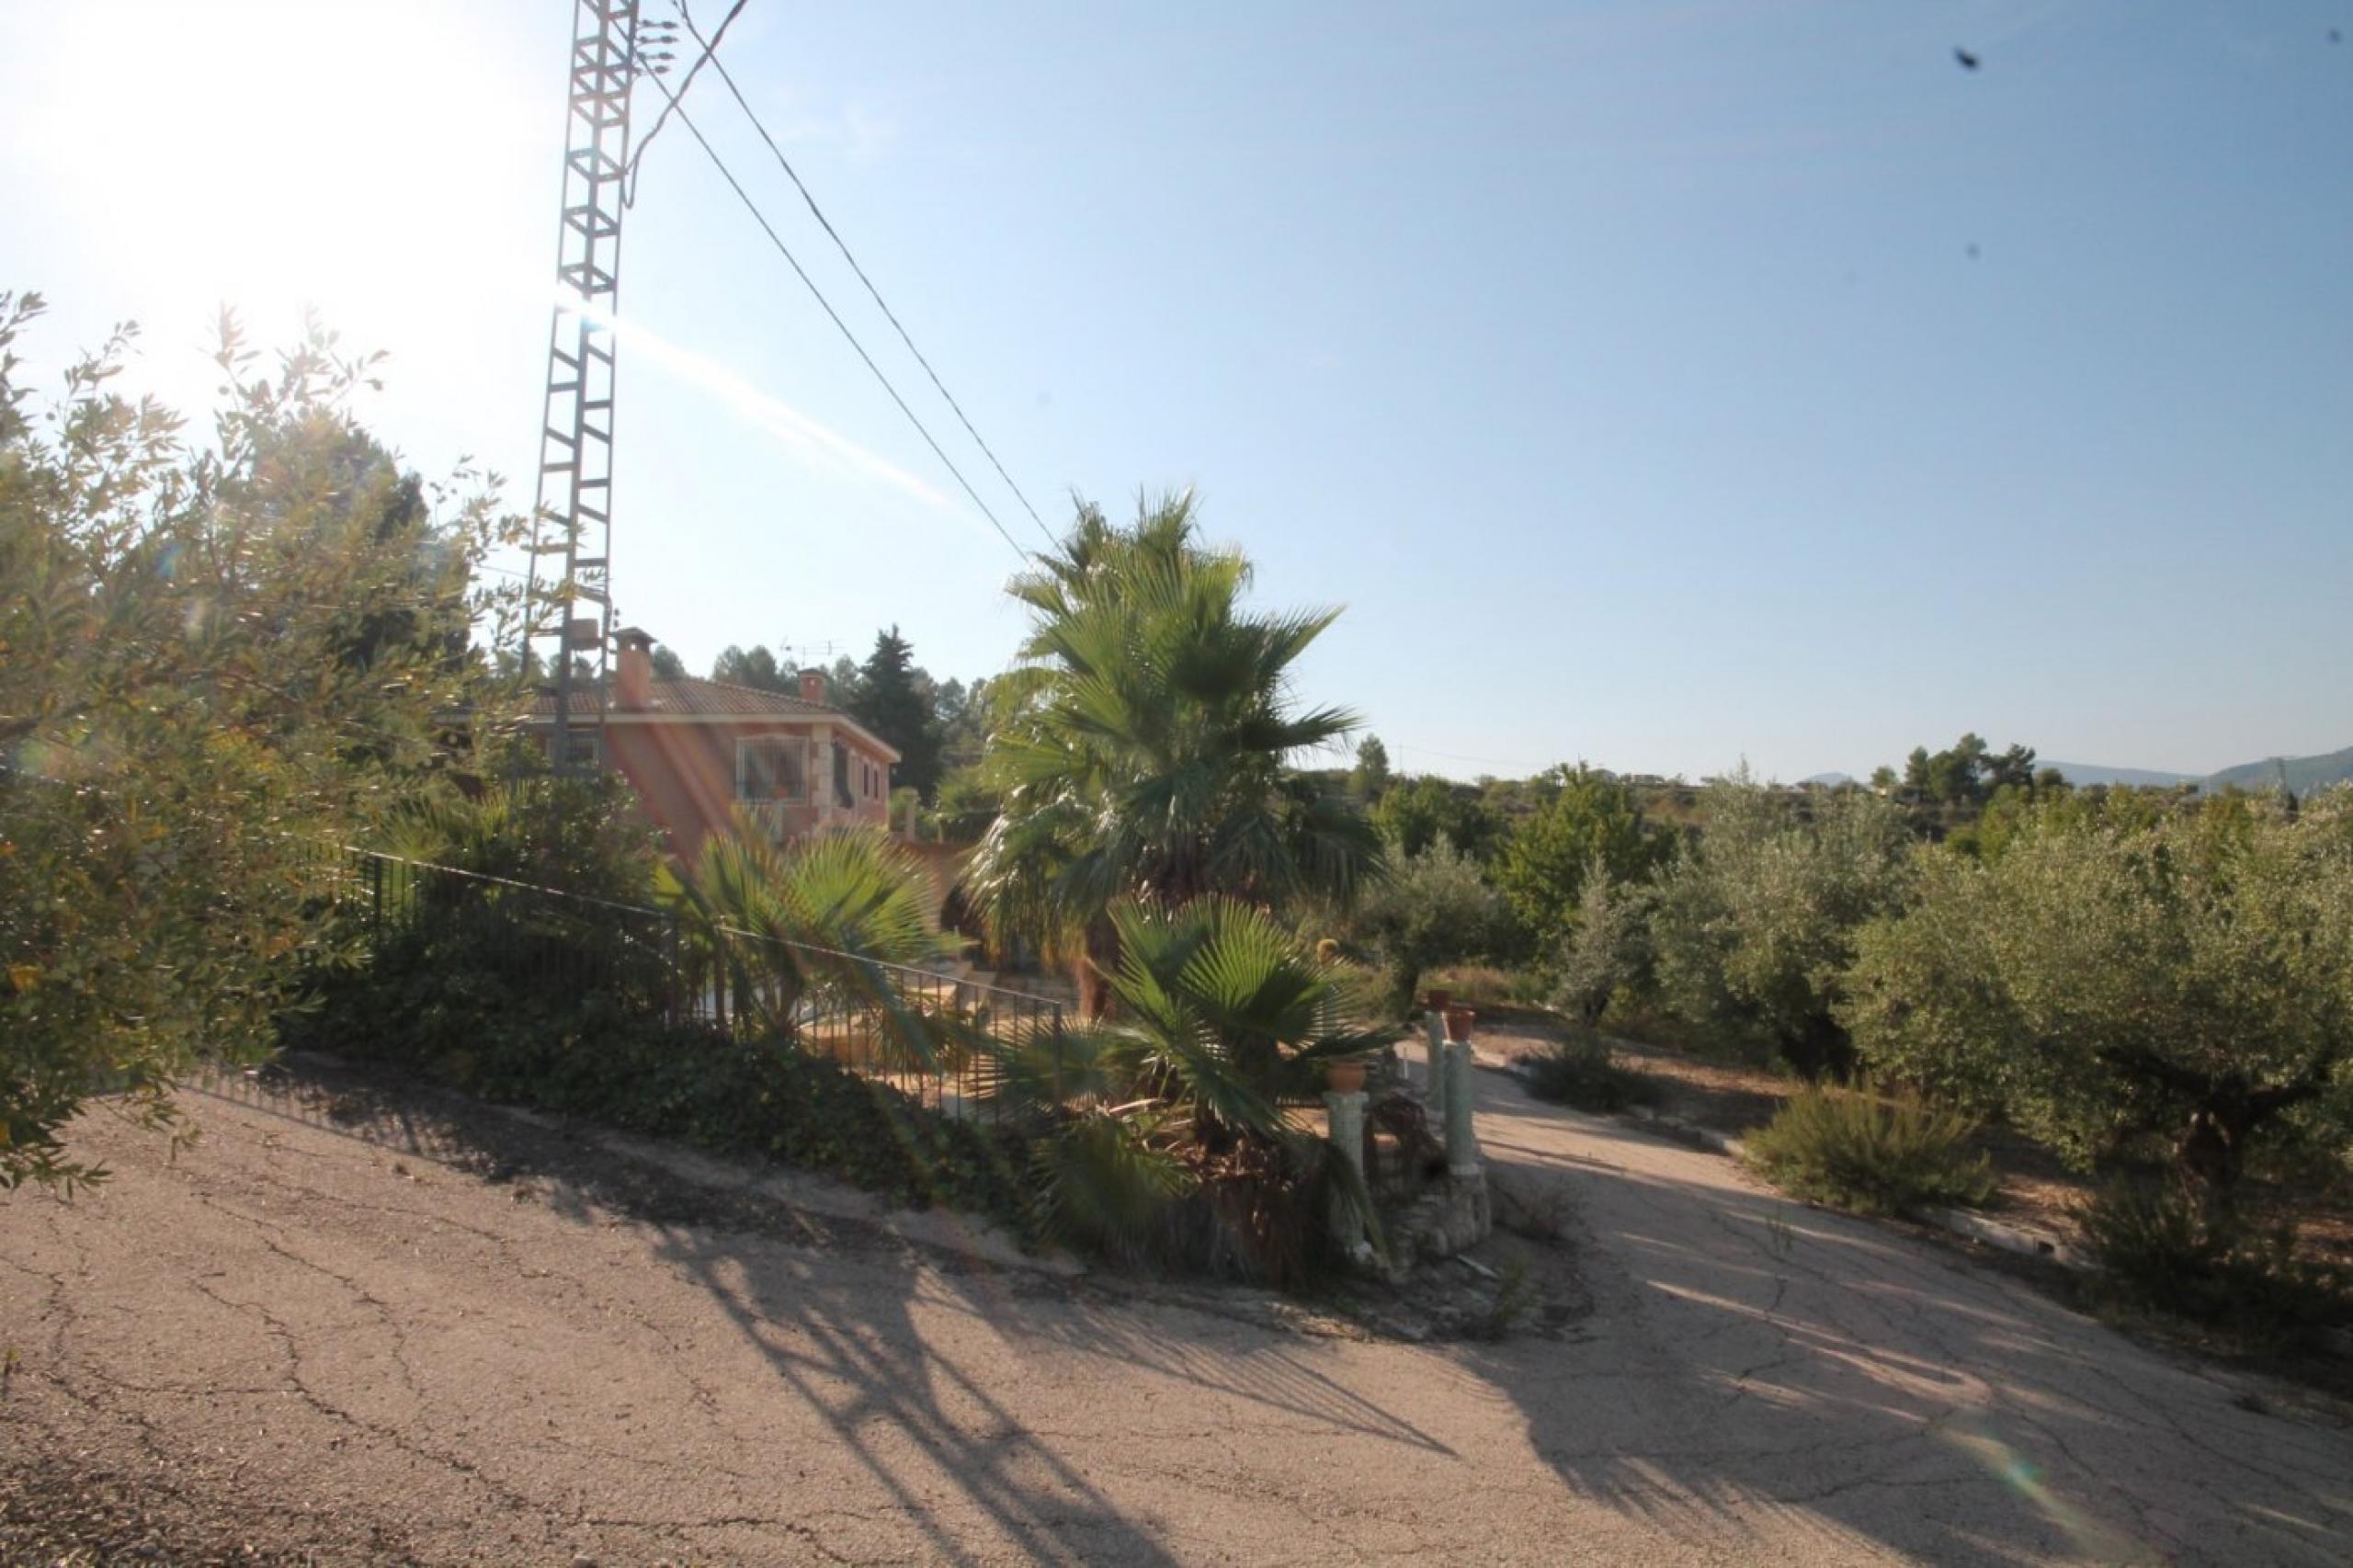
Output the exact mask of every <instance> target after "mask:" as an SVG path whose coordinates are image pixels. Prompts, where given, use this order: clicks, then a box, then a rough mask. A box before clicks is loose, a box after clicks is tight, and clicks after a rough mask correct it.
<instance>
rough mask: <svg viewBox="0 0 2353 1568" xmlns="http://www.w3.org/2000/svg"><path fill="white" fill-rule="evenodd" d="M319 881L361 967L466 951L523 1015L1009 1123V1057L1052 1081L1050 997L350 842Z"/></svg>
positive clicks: (1059, 1044)
mask: <svg viewBox="0 0 2353 1568" xmlns="http://www.w3.org/2000/svg"><path fill="white" fill-rule="evenodd" d="M315 871H316V875H315V877H314V878H313V881H312V885H311V889H310V891H311V892H312V895H313V897H316V898H319V899H321V900H323V901H324V903H326V904H327V906H328V913H330V914H331V915H332V916H333V923H334V927H335V929H337V930H339V932H340V933H341V934H342V936H343V937H345V938H346V939H347V941H348V942H349V943H351V944H352V945H353V946H355V947H356V948H357V949H358V952H359V953H360V954H362V955H364V957H365V958H366V959H367V960H369V961H371V962H377V963H384V962H398V961H412V962H433V961H436V955H445V956H451V955H456V954H458V953H460V952H462V954H463V961H464V962H465V963H466V964H468V965H469V966H470V967H476V968H482V969H485V970H488V971H494V973H496V974H497V975H498V976H499V977H500V979H501V981H502V983H504V984H505V985H506V994H507V995H508V996H510V997H511V998H512V999H514V1000H515V1001H516V1002H517V1004H518V1005H519V1003H520V1002H522V1001H524V1000H527V999H530V998H541V999H546V1000H549V1001H551V1002H558V1003H562V1004H564V1005H571V1004H575V1003H577V1002H578V1001H580V1000H581V999H584V998H589V997H595V998H598V999H600V1000H602V1001H605V1002H607V1003H608V1004H609V1005H611V1006H614V1007H616V1008H618V1009H619V1010H620V1011H623V1012H626V1013H630V1014H633V1015H636V1016H640V1017H656V1018H660V1019H662V1020H664V1021H665V1022H668V1023H671V1024H675V1025H682V1026H689V1027H698V1028H707V1029H709V1030H710V1031H712V1032H713V1033H715V1034H718V1035H722V1036H724V1037H726V1038H728V1039H732V1040H740V1041H743V1042H745V1043H746V1044H747V1045H748V1044H752V1043H756V1042H766V1041H779V1040H781V1041H785V1042H789V1043H790V1044H791V1045H793V1046H795V1047H797V1048H798V1049H800V1050H801V1051H807V1052H809V1053H810V1054H812V1055H816V1056H823V1057H826V1058H829V1059H831V1060H833V1061H835V1062H839V1063H840V1064H841V1065H842V1066H844V1067H847V1068H849V1069H851V1070H853V1071H855V1072H858V1073H859V1074H864V1075H865V1076H868V1077H870V1078H874V1079H877V1080H880V1081H881V1082H884V1083H887V1084H889V1085H892V1087H894V1088H896V1089H898V1090H900V1091H901V1092H903V1093H904V1094H906V1095H907V1096H910V1097H911V1098H913V1099H914V1100H915V1101H916V1102H917V1103H918V1104H921V1105H924V1106H926V1107H928V1108H933V1109H937V1110H940V1111H943V1112H947V1113H949V1114H951V1115H959V1116H967V1117H985V1118H988V1119H998V1118H1000V1117H1002V1116H1003V1115H1005V1114H1006V1107H1005V1104H1004V1102H1003V1101H1002V1100H1001V1099H1000V1098H998V1097H997V1096H993V1095H992V1094H991V1093H990V1092H989V1091H990V1088H991V1086H992V1085H994V1084H995V1083H996V1082H997V1080H998V1078H999V1076H1000V1073H1001V1066H1002V1063H1003V1062H1006V1060H1008V1059H1010V1058H1012V1057H1015V1056H1018V1057H1021V1058H1022V1059H1024V1060H1025V1061H1027V1062H1030V1063H1033V1064H1035V1066H1036V1067H1037V1068H1038V1069H1039V1070H1040V1071H1041V1072H1042V1073H1044V1074H1049V1075H1050V1077H1051V1083H1052V1084H1053V1085H1056V1086H1057V1089H1058V1086H1059V1085H1060V1083H1061V1080H1062V1063H1063V1039H1064V1036H1063V1029H1064V1018H1063V1003H1062V1002H1061V1001H1059V1000H1057V999H1055V998H1053V997H1050V996H1040V995H1035V994H1030V993H1028V992H1023V991H1017V990H1014V989H1011V988H1009V987H1006V986H1001V985H996V984H994V983H985V982H981V981H977V980H974V979H972V977H971V976H969V975H967V974H963V973H960V972H957V971H952V970H946V969H937V968H926V967H923V966H918V965H910V964H904V963H896V962H892V961H889V960H881V959H875V958H870V957H868V956H866V955H863V954H859V953H853V952H847V951H843V950H840V949H832V948H825V947H820V946H815V945H813V944H810V943H805V942H796V941H791V940H788V939H786V938H783V937H775V936H771V935H766V934H762V933H757V932H752V931H745V930H742V929H739V928H737V927H734V926H728V925H725V924H722V923H714V922H708V921H702V920H698V919H696V918H694V917H693V916H692V915H689V914H688V913H686V912H682V911H679V910H676V909H664V908H656V907H654V906H651V905H645V904H636V903H623V902H620V901H616V900H611V899H603V898H596V897H592V896H588V895H585V894H581V893H575V892H565V891H563V890H562V889H557V888H550V887H543V886H539V885H536V884H533V883H529V882H525V881H516V880H513V879H510V878H506V877H498V876H491V875H486V874H483V873H482V872H478V871H469V870H463V869H459V868H457V867H453V866H441V865H435V864H432V863H429V862H426V861H421V860H413V859H409V858H404V857H402V856H398V855H390V854H386V853H383V852H381V851H378V850H370V849H362V848H359V847H357V846H348V845H333V846H323V848H322V853H321V857H320V860H319V863H318V864H317V866H316V867H315Z"/></svg>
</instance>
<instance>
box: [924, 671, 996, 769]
mask: <svg viewBox="0 0 2353 1568" xmlns="http://www.w3.org/2000/svg"><path fill="white" fill-rule="evenodd" d="M994 710H995V693H994V690H993V688H992V687H991V686H990V683H989V679H988V677H987V676H978V677H976V678H975V679H974V680H973V681H972V685H970V686H966V685H965V684H964V683H963V682H962V681H961V680H954V679H949V680H945V681H942V682H940V683H939V684H938V686H937V687H934V688H933V692H932V699H931V711H932V718H933V720H934V722H935V723H936V724H937V726H938V732H939V760H940V767H941V770H942V772H943V773H945V772H949V771H952V770H954V769H956V768H960V767H973V766H974V765H976V764H977V763H979V761H980V760H981V756H982V754H983V752H985V751H986V750H987V749H988V738H989V726H990V723H991V715H992V713H993V712H994Z"/></svg>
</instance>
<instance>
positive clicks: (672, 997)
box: [662, 909, 687, 1024]
mask: <svg viewBox="0 0 2353 1568" xmlns="http://www.w3.org/2000/svg"><path fill="white" fill-rule="evenodd" d="M686 994H687V983H686V980H685V977H684V976H682V975H680V974H679V972H678V912H677V911H676V910H675V909H673V910H671V911H670V912H669V914H668V915H667V917H666V918H665V920H664V921H663V925H662V995H663V1001H662V1008H663V1012H664V1013H665V1015H666V1016H667V1017H668V1018H669V1020H670V1022H671V1023H673V1024H678V1023H683V1022H684V1021H685V1014H684V1013H683V1012H682V1011H681V1006H682V1004H683V1003H684V1002H685V1000H686Z"/></svg>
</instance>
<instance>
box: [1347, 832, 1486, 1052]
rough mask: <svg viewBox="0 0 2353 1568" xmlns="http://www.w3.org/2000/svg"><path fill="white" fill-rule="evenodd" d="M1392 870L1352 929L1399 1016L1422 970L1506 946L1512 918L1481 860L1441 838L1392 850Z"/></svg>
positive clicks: (1371, 894)
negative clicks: (1414, 849) (1407, 850)
mask: <svg viewBox="0 0 2353 1568" xmlns="http://www.w3.org/2000/svg"><path fill="white" fill-rule="evenodd" d="M1389 866H1390V870H1389V874H1388V876H1386V877H1385V878H1383V879H1381V881H1378V882H1376V883H1375V884H1374V886H1373V887H1372V888H1371V890H1370V892H1367V893H1366V894H1365V896H1364V898H1363V900H1362V902H1361V903H1359V904H1358V909H1357V912H1356V915H1355V918H1354V920H1353V921H1352V922H1351V925H1350V929H1351V930H1352V931H1353V932H1354V933H1355V935H1356V937H1357V938H1358V940H1359V941H1361V942H1363V943H1364V944H1365V945H1366V946H1368V947H1370V949H1372V951H1373V953H1374V955H1375V956H1376V957H1378V959H1379V960H1380V962H1381V971H1382V974H1383V976H1384V978H1385V979H1386V981H1387V983H1388V989H1389V996H1388V998H1387V1000H1388V1003H1389V1005H1390V1006H1392V1007H1394V1008H1396V1009H1397V1010H1399V1011H1401V1012H1402V1011H1403V1010H1404V1009H1405V1008H1406V1007H1408V1006H1411V1005H1412V1003H1413V999H1414V987H1415V983H1416V982H1417V981H1418V980H1419V979H1420V978H1421V975H1422V971H1425V970H1428V969H1435V968H1438V966H1440V965H1442V964H1449V963H1458V962H1461V960H1465V959H1472V958H1477V957H1480V956H1482V955H1484V954H1487V953H1491V952H1493V951H1495V949H1496V948H1497V946H1498V945H1499V944H1502V943H1506V942H1508V941H1509V940H1510V938H1511V922H1512V913H1511V906H1510V905H1509V904H1507V903H1505V902H1504V898H1503V895H1502V894H1501V893H1499V892H1496V891H1495V889H1494V888H1492V887H1490V886H1489V885H1488V884H1487V881H1486V879H1485V877H1484V876H1483V874H1482V873H1481V870H1480V867H1479V863H1478V862H1477V861H1476V860H1473V859H1472V858H1471V857H1470V856H1468V855H1465V854H1463V853H1462V852H1461V850H1459V849H1457V848H1456V847H1455V846H1454V845H1453V843H1452V842H1451V841H1450V840H1449V839H1448V838H1446V837H1445V835H1439V836H1438V838H1437V839H1435V840H1433V841H1432V842H1431V844H1430V846H1429V847H1427V849H1424V850H1423V851H1422V852H1421V853H1420V854H1418V855H1404V854H1399V853H1397V852H1395V851H1392V855H1391V858H1390V861H1389Z"/></svg>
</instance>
